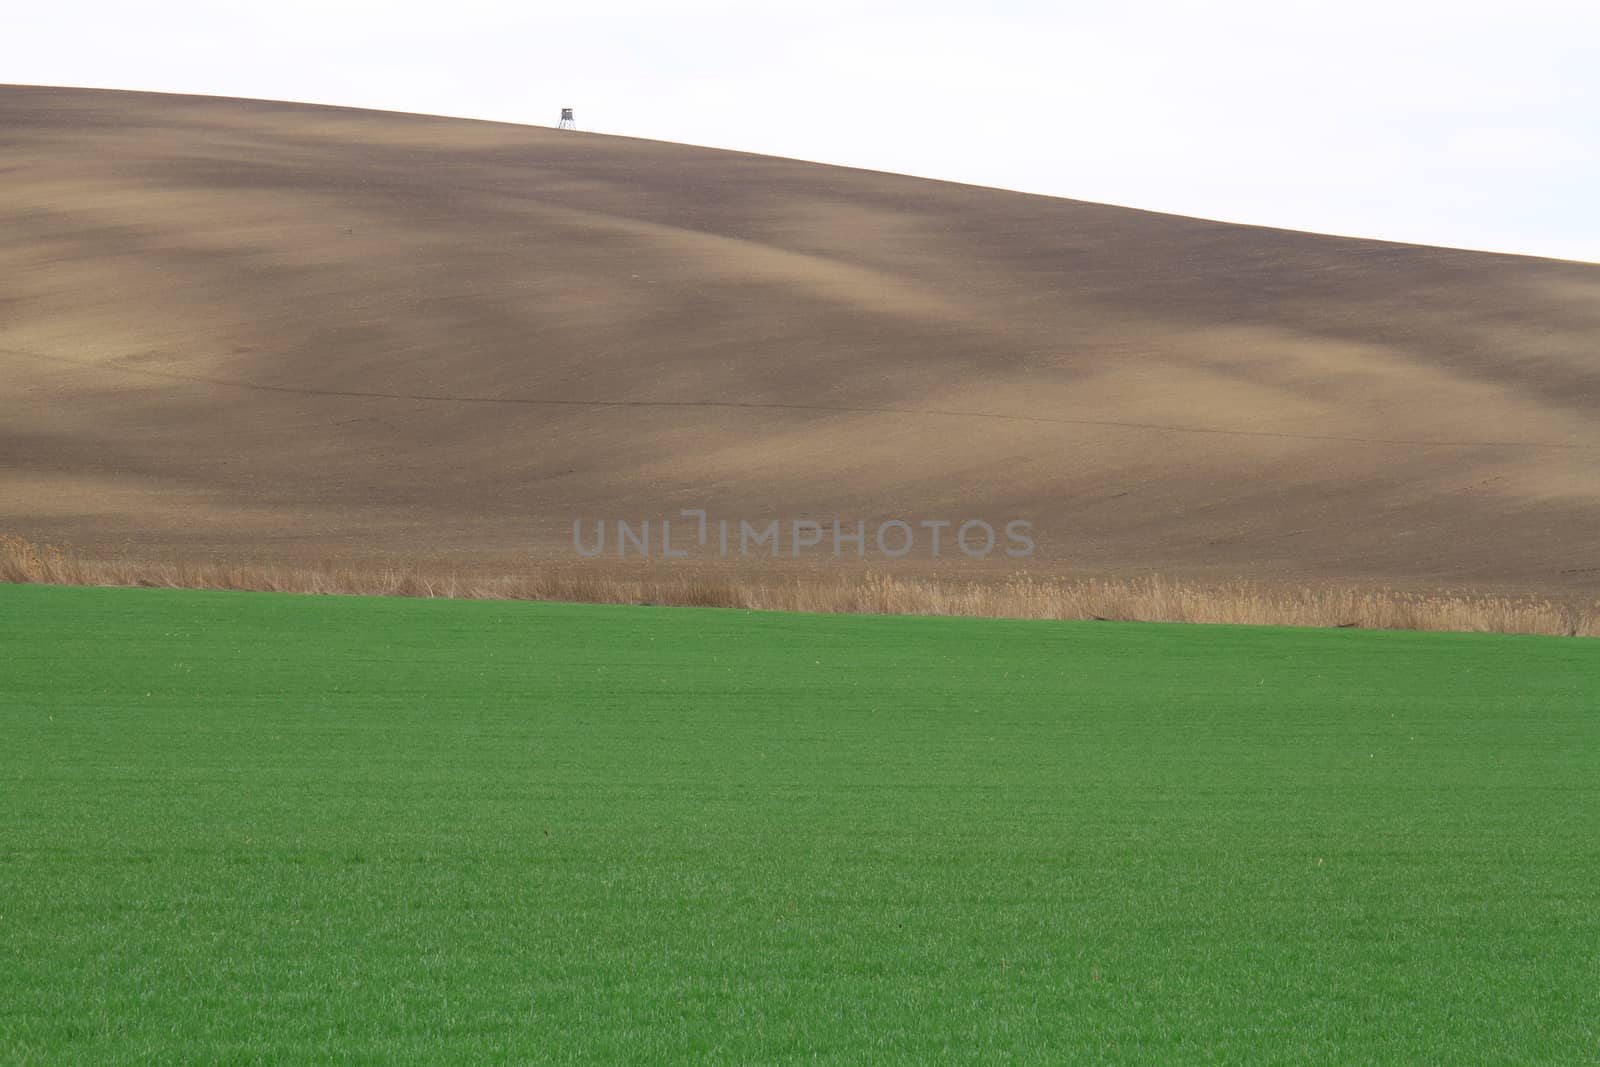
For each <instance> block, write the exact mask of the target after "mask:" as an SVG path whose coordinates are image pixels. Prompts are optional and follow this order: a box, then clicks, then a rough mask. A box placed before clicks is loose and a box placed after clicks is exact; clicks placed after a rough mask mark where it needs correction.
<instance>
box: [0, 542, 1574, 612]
mask: <svg viewBox="0 0 1600 1067" xmlns="http://www.w3.org/2000/svg"><path fill="white" fill-rule="evenodd" d="M0 583H13V584H16V583H22V584H44V585H73V586H143V587H155V588H165V589H214V590H239V591H252V592H270V593H305V594H323V595H354V596H391V597H423V598H447V599H471V600H536V601H562V602H571V603H585V604H632V605H658V606H664V607H715V608H742V609H746V610H753V611H794V612H816V613H822V614H835V615H948V616H961V617H972V618H1003V619H1077V620H1091V619H1092V620H1101V621H1114V622H1188V623H1216V624H1231V625H1246V626H1304V627H1351V628H1355V627H1359V628H1362V629H1375V630H1430V631H1446V632H1461V633H1506V634H1550V635H1558V636H1564V637H1600V600H1596V599H1587V598H1574V599H1571V600H1561V599H1555V598H1550V597H1544V596H1537V595H1531V594H1530V595H1527V596H1507V595H1503V594H1490V593H1480V592H1474V591H1472V590H1460V591H1444V592H1428V593H1419V592H1409V591H1404V590H1395V589H1360V588H1355V587H1350V586H1341V585H1336V584H1326V585H1319V586H1312V585H1301V586H1295V587H1273V586H1268V585H1265V584H1262V583H1255V582H1248V581H1243V580H1240V581H1234V582H1224V583H1216V584H1209V585H1208V584H1201V583H1194V582H1181V581H1175V580H1170V579H1165V578H1161V577H1146V578H1133V579H1115V578H1078V579H1044V578H1034V577H1028V576H1019V577H1012V578H1006V579H1001V580H988V581H979V580H973V579H966V580H940V579H935V578H897V577H895V576H893V575H888V574H882V573H869V574H865V575H804V576H794V577H789V578H785V579H762V578H751V577H730V576H726V575H715V574H706V573H703V572H695V571H683V572H675V573H673V574H670V575H660V576H648V577H620V576H616V575H584V574H573V573H570V572H567V573H562V572H557V571H554V570H552V571H537V570H535V571H531V572H529V573H525V574H516V575H506V576H500V577H477V576H469V575H462V574H453V573H449V572H444V571H435V570H428V569H423V568H409V567H393V566H391V567H376V566H374V567H361V566H353V565H346V564H334V563H329V564H323V565H318V566H284V565H273V564H252V563H211V562H201V563H185V564H171V563H149V562H139V561H103V560H87V559H81V558H79V557H77V556H75V555H73V554H71V553H69V552H66V551H64V550H62V549H61V548H58V547H56V546H53V545H39V544H35V543H33V542H31V541H26V540H23V539H22V538H18V537H9V536H0Z"/></svg>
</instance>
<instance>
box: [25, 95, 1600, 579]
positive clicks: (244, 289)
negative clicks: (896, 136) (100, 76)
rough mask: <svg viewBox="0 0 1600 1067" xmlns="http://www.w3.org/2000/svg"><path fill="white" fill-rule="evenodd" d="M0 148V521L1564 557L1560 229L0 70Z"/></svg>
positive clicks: (1591, 574)
mask: <svg viewBox="0 0 1600 1067" xmlns="http://www.w3.org/2000/svg"><path fill="white" fill-rule="evenodd" d="M0 142H3V155H0V232H3V233H4V234H5V237H6V239H5V240H4V241H3V242H0V369H3V374H4V378H3V380H4V382H5V383H6V386H5V388H4V390H0V533H12V534H18V535H21V536H24V537H29V538H33V539H38V540H47V541H55V542H70V543H72V544H75V545H77V546H79V547H80V548H81V549H82V550H84V551H86V552H89V553H93V554H121V555H132V556H137V557H143V558H149V559H152V560H163V559H178V558H187V557H204V558H208V559H223V560H226V559H239V560H264V559H265V560H296V559H307V558H321V557H326V556H330V555H340V556H361V557H374V558H376V557H383V558H418V559H438V558H444V557H449V558H452V559H458V560H462V561H468V562H471V563H472V564H473V565H476V566H484V567H498V566H513V565H523V564H525V563H527V562H528V561H529V560H530V559H532V560H536V561H537V560H545V559H550V560H562V561H568V562H571V561H572V560H573V556H574V554H573V549H572V543H571V542H572V523H573V520H574V519H575V518H582V519H585V520H595V519H602V518H603V519H608V520H614V519H619V518H620V519H629V520H637V519H644V518H656V517H661V516H666V517H676V516H677V515H678V512H679V510H680V509H683V508H704V509H707V510H708V511H709V512H710V514H711V515H712V517H713V518H715V517H717V516H723V517H728V518H732V519H739V518H747V519H750V520H760V521H765V520H767V519H770V518H778V519H781V520H784V521H788V520H790V519H810V518H815V519H818V520H831V519H832V518H833V517H835V516H839V517H843V518H846V519H847V520H855V519H862V520H867V521H868V522H874V523H875V522H877V521H880V520H882V519H886V518H892V517H902V518H905V519H908V520H911V521H912V522H916V521H917V520H920V519H924V518H948V519H953V520H958V521H959V520H960V519H963V518H967V517H981V518H985V519H988V520H991V521H992V522H994V524H995V525H996V526H999V525H1001V524H1003V523H1004V522H1005V521H1008V520H1011V519H1014V518H1021V519H1026V520H1028V521H1029V522H1030V523H1031V524H1032V528H1033V530H1034V531H1035V532H1036V537H1037V543H1038V552H1037V555H1036V556H1035V557H1034V558H1033V559H1031V560H1029V561H1028V565H1029V566H1030V567H1032V568H1033V569H1034V570H1036V571H1038V570H1046V571H1048V570H1051V569H1056V570H1061V571H1088V572H1102V573H1132V572H1140V571H1146V570H1156V571H1160V572H1162V573H1167V574H1173V575H1183V576H1224V575H1245V576H1250V577H1258V578H1263V579H1268V580H1274V581H1296V582H1297V581H1302V580H1308V581H1309V580H1316V579H1324V578H1337V579H1355V580H1372V581H1381V582H1389V583H1399V584H1407V583H1411V584H1471V585H1481V586H1485V587H1489V586H1495V587H1524V588H1530V589H1534V588H1537V589H1544V590H1550V589H1564V590H1578V591H1594V590H1600V419H1597V418H1596V412H1597V411H1600V266H1592V265H1584V264H1577V263H1566V262H1557V261H1550V260H1539V259H1532V258H1524V257H1515V256H1504V255H1493V254H1487V253H1477V252H1465V251H1454V250H1447V249H1438V248H1425V247H1416V246H1405V245H1396V244H1387V243H1382V242H1375V241H1361V240H1352V239H1343V238H1333V237H1325V236H1317V235H1310V234H1303V233H1294V232H1287V231H1281V230H1270V229H1261V228H1254V227H1246V226H1236V225H1226V224H1221V223H1214V222H1206V221H1200V220H1195V219H1188V218H1180V217H1174V216H1168V215H1160V214H1153V213H1147V212H1140V211H1135V210H1130V209H1126V208H1115V207H1107V206H1102V205H1096V204H1090V203H1083V202H1079V201H1073V200H1064V199H1054V198H1049V197H1042V196H1031V195H1024V194H1019V193H1011V192H1005V191H1000V190H994V189H986V188H975V187H969V186H961V185H954V184H949V183H942V182H935V181H928V180H923V179H915V178H909V177H903V176H897V175H890V174H881V173H874V172H867V171H859V170H851V169H845V168H839V167H829V166H822V165H819V164H812V163H804V162H796V161H791V160H784V159H777V158H771V157H762V156H752V155H745V154H739V153H732V152H723V151H714V150H710V149H703V148H694V147H687V146H682V145H675V144H667V143H660V142H650V141H641V140H633V139H628V138H620V137H605V136H598V135H593V134H586V133H571V132H558V131H556V130H553V129H548V128H539V127H520V126H511V125H503V124H495V123H485V122H472V121H466V120H460V119H440V118H429V117H424V116H416V115H402V114H389V113H378V112H368V111H356V110H346V109H338V108H325V107H313V106H308V105H296V104H283V103H269V102H261V101H246V100H223V99H211V98H202V97H179V96H162V95H154V94H141V93H119V92H107V91H95V90H77V89H52V88H35V87H17V86H13V87H0ZM905 562H906V563H907V564H908V565H910V564H911V561H910V560H907V561H905ZM941 565H942V564H941ZM951 565H954V561H952V563H951Z"/></svg>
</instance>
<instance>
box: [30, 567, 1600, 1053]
mask: <svg viewBox="0 0 1600 1067" xmlns="http://www.w3.org/2000/svg"><path fill="white" fill-rule="evenodd" d="M0 819H3V821H0V1058H3V1059H4V1060H5V1061H7V1062H38V1063H52V1064H53V1063H69V1062H76V1063H95V1064H110V1063H118V1062H131V1061H136V1060H155V1061H161V1062H172V1061H179V1060H186V1061H195V1062H200V1061H208V1062H281V1063H306V1062H311V1061H323V1060H332V1061H341V1062H385V1061H387V1062H417V1061H423V1060H430V1061H438V1060H452V1061H460V1062H474V1063H483V1062H512V1061H515V1062H546V1061H555V1062H562V1061H577V1060H586V1061H597V1062H633V1063H655V1062H663V1061H684V1060H694V1061H698V1062H719V1063H730V1064H751V1063H763V1062H782V1061H798V1060H802V1059H803V1060H806V1061H808V1062H813V1061H814V1062H822V1063H837V1064H860V1063H873V1062H900V1063H928V1062H933V1061H938V1060H945V1061H948V1060H951V1059H955V1060H962V1061H981V1062H1002V1061H1011V1062H1031V1063H1060V1062H1068V1061H1073V1062H1095V1061H1106V1062H1118V1063H1128V1062H1135V1061H1142V1062H1151V1061H1182V1062H1189V1063H1194V1062H1237V1061H1243V1060H1248V1061H1260V1062H1279V1063H1303V1062H1310V1061H1337V1062H1340V1063H1357V1062H1373V1063H1401V1062H1407V1063H1424V1062H1432V1063H1448V1064H1464V1063H1471V1062H1494V1063H1507V1062H1529V1063H1531V1062H1540V1063H1550V1062H1570V1063H1580V1062H1595V1061H1596V1060H1597V1059H1600V1027H1597V1022H1596V1020H1600V642H1594V641H1585V640H1581V639H1560V638H1526V637H1494V636H1470V635H1446V634H1424V633H1373V632H1359V631H1309V630H1302V631H1294V630H1271V629H1245V628H1231V627H1192V626H1160V625H1119V624H1096V623H1088V624H1077V623H1050V622H1004V621H992V620H960V619H907V618H868V617H817V616H796V615H789V616H785V615H762V614H750V613H744V612H735V611H716V610H705V611H696V610H682V609H650V608H638V609H634V608H615V607H585V606H568V605H532V604H517V603H490V602H470V601H421V600H384V599H362V598H317V597H303V596H275V595H266V594H248V593H196V592H167V591H159V590H123V589H109V590H108V589H52V588H42V587H27V586H0Z"/></svg>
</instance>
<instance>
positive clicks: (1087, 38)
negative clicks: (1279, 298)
mask: <svg viewBox="0 0 1600 1067" xmlns="http://www.w3.org/2000/svg"><path fill="white" fill-rule="evenodd" d="M0 42H3V48H0V55H3V56H4V64H3V65H0V82H17V83H25V84H39V85H82V86H96V87H103V88H117V89H148V90H157V91H165V92H182V93H207V94H216V95H222V96H245V97H265V98H270V99H279V100H303V101H310V102H313V103H322V104H344V105H351V106H357V107H373V108H384V109H392V110H400V111H419V112H426V113H431V114H440V115H461V116H467V117H473V118H489V119H499V120H503V121H510V122H522V123H531V124H536V125H554V124H555V122H556V119H557V117H558V115H559V109H560V108H561V107H563V106H569V107H573V108H575V109H576V112H577V119H578V125H579V127H580V128H582V129H586V130H593V131H598V132H602V133H618V134H628V135H632V136H637V137H651V138H657V139H660V140H666V141H682V142H686V143H690V144H703V145H714V146H717V147H722V148H737V149H743V150H747V151H753V152H765V153H769V154H772V155H780V156H793V157H796V158H800V159H812V160H819V161H822V162H827V163H843V164H848V165H851V166H858V167H869V168H872V169H875V170H889V171H898V172H902V173H907V174H918V175H924V176H927V177H933V178H944V179H948V180H952V181H962V182H972V183H976V184H980V185H995V186H1001V187H1003V188H1008V189H1021V190H1025V191H1028V192H1037V193H1046V194H1049V195H1052V196H1066V197H1074V198H1078V199H1084V200H1095V201H1101V202H1105V203H1114V204H1127V205H1130V206H1134V207H1142V208H1149V209H1152V210H1157V211H1172V212H1178V213H1180V214H1186V215H1198V216H1202V217H1205V218H1215V219H1225V220H1228V221H1234V222H1252V223H1259V224H1262V225H1269V226H1286V227H1290V228H1293V229H1304V230H1315V231H1320V232H1325V233H1341V234H1350V235H1355V236H1362V237H1381V238H1387V239H1390V240H1398V241H1416V242H1421V243H1426V244H1442V245H1452V246H1458V247H1465V248H1483V249H1492V250H1496V251H1505V252H1522V253H1527V254H1531V255H1548V256H1557V257H1562V258H1568V259H1583V260H1589V261H1600V206H1597V204H1600V196H1597V192H1596V191H1597V190H1600V0H1500V2H1495V3H1482V2H1479V0H1451V2H1435V0H1389V2H1374V0H1340V2H1332V0H1329V2H1324V0H1242V2H1229V0H1217V2H1211V3H1201V2H1185V0H1155V2H1151V3H1143V4H1139V3H1132V4H1122V5H1118V4H1116V3H1114V2H1112V0H1105V2H1100V3H1056V4H1051V3H1032V2H1005V0H996V2H992V3H988V4H983V3H963V4H959V5H958V4H950V3H942V2H938V0H923V2H915V3H856V4H848V3H835V2H831V0H816V2H807V3H760V2H745V3H727V2H717V0H681V2H673V3H659V4H658V3H639V2H634V3H606V4H598V5H592V6H591V5H584V4H582V3H573V4H562V5H552V6H548V7H547V6H545V5H543V4H540V3H525V4H514V3H495V2H489V0H452V2H450V3H443V4H439V3H427V4H422V3H411V2H408V0H382V2H379V0H267V2H261V3H253V4H239V3H233V2H230V0H204V2H197V0H145V2H141V3H134V2H131V0H57V2H55V3H53V4H52V3H15V4H4V5H3V6H0Z"/></svg>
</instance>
